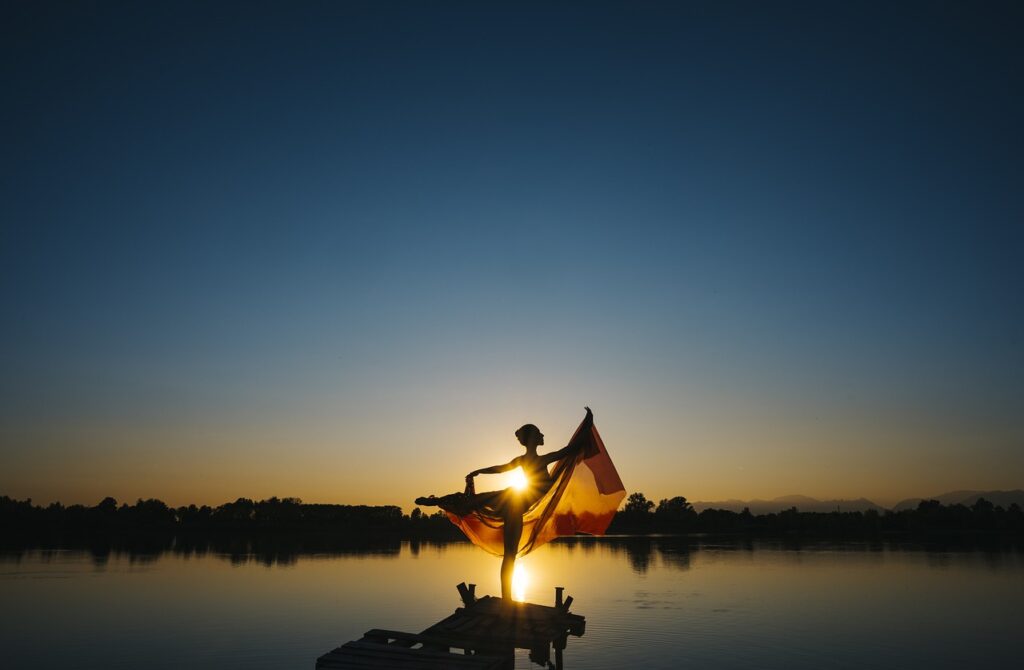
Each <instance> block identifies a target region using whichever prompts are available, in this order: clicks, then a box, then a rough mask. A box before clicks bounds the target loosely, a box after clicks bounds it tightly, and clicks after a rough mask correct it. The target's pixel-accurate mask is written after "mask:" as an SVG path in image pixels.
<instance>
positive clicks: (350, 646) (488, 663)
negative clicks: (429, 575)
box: [316, 583, 586, 670]
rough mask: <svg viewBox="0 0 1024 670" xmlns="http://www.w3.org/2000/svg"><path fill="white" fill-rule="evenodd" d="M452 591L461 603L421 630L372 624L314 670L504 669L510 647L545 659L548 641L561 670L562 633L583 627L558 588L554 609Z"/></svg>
mask: <svg viewBox="0 0 1024 670" xmlns="http://www.w3.org/2000/svg"><path fill="white" fill-rule="evenodd" d="M458 590H459V596H460V598H461V599H462V601H463V604H464V605H465V606H464V607H460V608H458V609H456V610H455V612H454V613H453V614H451V615H449V616H447V617H445V618H444V619H442V620H441V621H438V622H437V623H435V624H433V625H432V626H430V627H428V628H426V629H425V630H424V631H423V632H421V633H404V632H401V631H394V630H387V629H381V628H373V629H371V630H369V631H367V632H366V634H365V635H364V636H363V638H362V639H360V640H354V641H352V642H348V643H346V644H344V645H342V646H341V647H338V648H337V649H334V650H333V651H331V652H328V653H327V654H324V655H323V656H321V657H320V658H318V659H317V663H316V667H317V670H370V669H371V668H393V669H394V670H498V669H499V668H506V667H509V665H508V664H509V662H510V659H512V658H513V652H514V649H516V648H519V649H529V650H530V656H531V659H534V660H536V661H537V662H539V663H542V664H543V663H546V662H547V660H548V657H549V656H548V655H549V653H550V648H551V646H552V645H554V648H555V658H556V667H558V668H561V667H562V658H561V656H562V651H561V650H562V649H564V648H565V640H566V637H567V636H568V635H573V636H575V637H579V636H581V635H583V632H584V630H585V628H586V619H584V617H582V616H579V615H578V614H570V613H569V611H568V610H569V606H570V605H571V604H572V597H567V598H565V599H564V600H563V599H562V593H561V589H560V588H559V589H558V590H556V598H555V607H550V606H546V605H537V604H534V603H518V602H508V601H505V600H502V599H501V598H495V597H493V596H483V597H481V598H477V597H476V593H475V585H473V584H470V585H468V586H467V585H466V584H465V583H463V584H459V586H458ZM455 650H461V651H455ZM453 651H454V653H453Z"/></svg>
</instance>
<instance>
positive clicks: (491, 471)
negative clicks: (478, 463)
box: [466, 458, 519, 479]
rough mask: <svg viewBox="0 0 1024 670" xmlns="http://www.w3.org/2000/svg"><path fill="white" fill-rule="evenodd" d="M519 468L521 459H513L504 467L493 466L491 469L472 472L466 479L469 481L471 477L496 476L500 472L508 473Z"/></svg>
mask: <svg viewBox="0 0 1024 670" xmlns="http://www.w3.org/2000/svg"><path fill="white" fill-rule="evenodd" d="M517 467H519V459H518V458H513V459H512V460H511V461H509V462H508V463H505V464H503V465H492V466H491V467H489V468H480V469H479V470H473V472H470V473H469V474H468V475H466V479H469V478H470V477H476V476H477V475H496V474H498V473H499V472H508V471H509V470H514V469H515V468H517Z"/></svg>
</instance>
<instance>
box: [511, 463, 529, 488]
mask: <svg viewBox="0 0 1024 670" xmlns="http://www.w3.org/2000/svg"><path fill="white" fill-rule="evenodd" d="M529 485H530V480H528V479H527V478H526V473H525V472H523V469H522V468H516V469H515V470H513V471H512V482H511V486H512V487H513V488H516V489H519V490H520V491H522V490H523V489H525V488H526V487H527V486H529Z"/></svg>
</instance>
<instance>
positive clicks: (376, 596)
mask: <svg viewBox="0 0 1024 670" xmlns="http://www.w3.org/2000/svg"><path fill="white" fill-rule="evenodd" d="M498 562H499V561H498V559H495V558H492V557H490V556H487V555H485V554H484V553H483V552H481V551H480V550H479V549H477V548H475V547H474V546H472V545H470V544H466V543H451V544H434V545H427V544H416V543H409V542H405V543H401V544H398V543H396V544H394V545H393V546H390V547H385V548H383V549H376V550H370V551H357V552H350V553H343V554H338V553H333V554H288V553H284V554H267V553H256V554H247V553H244V552H235V553H232V554H218V553H205V554H204V553H194V552H192V551H178V552H174V551H172V552H164V553H161V554H157V555H139V554H132V553H109V554H107V553H103V552H99V553H95V554H91V553H88V552H80V551H51V552H39V551H33V552H20V553H5V554H0V593H2V595H3V599H2V602H3V607H2V608H0V649H2V650H3V651H2V652H0V653H2V655H3V663H2V665H3V667H5V668H62V669H65V668H69V667H76V668H86V669H89V668H182V667H189V668H218V669H223V668H240V669H241V668H245V669H246V670H259V669H263V668H306V669H307V670H308V669H311V668H313V666H314V663H315V659H316V657H317V656H319V655H320V654H322V653H324V652H326V651H329V650H330V649H332V648H334V647H336V646H338V645H339V644H341V643H343V642H345V641H347V640H350V639H354V638H358V637H359V636H360V635H361V634H362V633H363V632H364V631H366V630H368V629H370V628H390V629H397V630H407V631H412V632H416V631H419V630H422V629H423V628H426V627H427V626H428V625H429V624H431V623H433V622H435V621H436V620H438V619H441V618H442V617H444V616H447V615H448V614H450V613H451V612H452V611H454V609H455V608H456V607H457V606H458V605H459V603H458V596H457V593H456V590H455V587H454V585H455V584H456V583H458V582H460V581H463V580H465V581H475V582H476V583H477V584H478V587H477V591H478V593H481V592H482V593H494V592H496V591H497V572H498ZM522 563H523V567H524V568H525V572H526V574H527V580H526V584H525V587H524V588H525V595H526V597H527V599H528V600H530V601H532V602H539V603H543V604H549V603H551V602H552V601H553V597H554V596H553V587H554V586H556V585H559V586H564V587H565V588H566V592H567V593H568V594H570V595H572V596H573V597H574V598H575V602H574V604H573V611H574V612H576V613H578V614H582V615H584V616H586V617H587V630H586V634H585V635H584V636H583V637H582V638H578V639H577V638H570V639H569V644H568V648H567V650H566V653H565V661H566V668H595V669H602V668H622V667H647V668H671V667H683V666H685V667H694V668H751V667H758V668H808V669H809V668H822V667H830V668H857V670H863V668H865V667H871V668H963V667H982V666H990V667H991V666H1009V667H1015V664H1016V662H1017V661H1018V660H1019V658H1020V656H1019V653H1020V652H1019V645H1020V637H1019V636H1020V631H1021V630H1024V555H1022V553H1021V552H1020V551H1018V550H1016V549H1005V548H1004V549H1001V550H998V551H980V550H962V549H961V550H950V549H935V548H930V549H929V548H922V547H913V548H905V547H894V546H890V545H871V544H861V543H854V544H838V545H837V544H804V545H800V546H798V547H796V546H792V545H784V544H780V543H771V542H767V543H745V542H726V541H708V540H702V541H694V540H685V539H679V538H653V539H647V538H629V539H626V538H617V539H616V538H606V539H580V540H569V541H559V542H555V543H552V544H549V545H546V546H545V547H542V548H541V549H539V550H538V551H536V552H535V553H534V554H531V555H530V556H528V557H527V558H526V559H525V560H524V561H523V562H522ZM516 667H517V668H531V667H532V668H537V667H538V666H535V665H532V664H531V663H530V662H529V660H528V658H527V656H526V652H519V653H518V655H517V658H516Z"/></svg>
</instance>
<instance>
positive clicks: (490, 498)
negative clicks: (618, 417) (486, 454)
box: [416, 407, 594, 599]
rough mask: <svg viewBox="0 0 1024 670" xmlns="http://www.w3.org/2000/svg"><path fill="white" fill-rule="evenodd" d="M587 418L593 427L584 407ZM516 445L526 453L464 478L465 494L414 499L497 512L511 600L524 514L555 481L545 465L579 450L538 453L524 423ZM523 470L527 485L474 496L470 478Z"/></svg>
mask: <svg viewBox="0 0 1024 670" xmlns="http://www.w3.org/2000/svg"><path fill="white" fill-rule="evenodd" d="M586 410H587V416H586V418H585V419H584V424H585V425H587V424H592V423H593V421H594V414H593V412H591V411H590V408H589V407H587V408H586ZM516 437H517V438H518V439H519V443H520V444H521V445H523V446H524V447H526V453H525V454H523V455H522V456H517V457H516V458H513V459H512V460H511V461H509V462H508V463H504V464H501V465H492V466H491V467H489V468H480V469H479V470H474V471H473V472H470V473H469V474H468V475H466V491H465V493H455V494H451V495H450V496H444V498H435V497H434V496H430V497H428V498H417V499H416V504H417V505H438V504H440V505H441V507H442V508H444V509H450V508H461V509H462V510H466V509H481V508H485V507H486V508H490V509H493V510H495V511H497V512H498V513H499V514H500V515H501V518H502V524H503V528H502V530H503V539H504V544H505V548H504V553H503V555H502V559H501V597H502V598H505V599H511V597H512V572H513V571H514V569H515V563H516V554H517V553H518V552H519V542H520V540H521V539H522V536H523V514H524V513H526V511H527V510H529V509H530V507H531V506H532V505H533V504H534V503H536V502H537V501H538V500H540V499H541V498H543V497H544V495H545V494H546V493H547V492H548V490H549V489H550V488H551V485H552V484H553V483H554V478H553V477H552V476H551V473H550V472H548V465H549V464H551V463H554V462H556V461H560V460H561V459H563V458H565V457H566V456H569V455H571V454H572V453H573V451H574V450H576V449H579V448H581V447H579V446H574V445H570V446H567V447H563V448H562V449H559V450H558V451H553V452H551V453H549V454H538V453H537V447H539V446H541V445H542V444H544V434H543V433H541V432H540V429H539V428H537V426H535V425H533V424H532V423H528V424H525V425H524V426H523V427H521V428H520V429H519V430H517V431H516ZM516 468H522V469H523V474H524V475H526V486H524V487H522V488H517V487H515V486H510V487H508V488H506V489H503V490H501V491H488V492H486V493H476V490H475V485H474V482H473V478H474V477H476V476H477V475H489V474H498V473H501V472H508V471H509V470H515V469H516Z"/></svg>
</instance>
